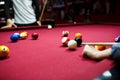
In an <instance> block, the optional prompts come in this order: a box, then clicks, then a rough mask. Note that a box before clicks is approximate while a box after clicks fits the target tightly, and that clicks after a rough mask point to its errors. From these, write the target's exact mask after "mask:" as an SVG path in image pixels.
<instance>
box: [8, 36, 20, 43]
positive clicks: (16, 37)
mask: <svg viewBox="0 0 120 80" xmlns="http://www.w3.org/2000/svg"><path fill="white" fill-rule="evenodd" d="M10 39H11V41H12V42H16V41H18V40H19V37H18V35H16V34H12V35H11V36H10Z"/></svg>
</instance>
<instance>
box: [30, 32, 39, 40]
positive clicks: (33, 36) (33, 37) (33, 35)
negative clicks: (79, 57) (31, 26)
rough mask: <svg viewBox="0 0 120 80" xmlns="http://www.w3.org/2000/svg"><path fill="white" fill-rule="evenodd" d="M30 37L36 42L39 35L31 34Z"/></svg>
mask: <svg viewBox="0 0 120 80" xmlns="http://www.w3.org/2000/svg"><path fill="white" fill-rule="evenodd" d="M31 36H32V39H33V40H36V39H38V36H39V35H38V33H32V35H31Z"/></svg>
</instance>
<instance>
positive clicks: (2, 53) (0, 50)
mask: <svg viewBox="0 0 120 80" xmlns="http://www.w3.org/2000/svg"><path fill="white" fill-rule="evenodd" d="M9 52H10V49H9V48H8V47H7V46H5V45H1V46H0V58H6V57H7V56H8V55H9Z"/></svg>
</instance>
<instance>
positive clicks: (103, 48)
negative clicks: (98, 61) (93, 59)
mask: <svg viewBox="0 0 120 80" xmlns="http://www.w3.org/2000/svg"><path fill="white" fill-rule="evenodd" d="M95 48H96V49H97V50H105V49H106V47H105V46H102V45H97V46H95Z"/></svg>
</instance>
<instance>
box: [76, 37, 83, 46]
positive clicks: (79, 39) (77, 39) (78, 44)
mask: <svg viewBox="0 0 120 80" xmlns="http://www.w3.org/2000/svg"><path fill="white" fill-rule="evenodd" d="M75 41H76V42H77V46H78V47H79V46H80V45H81V44H82V39H81V38H75Z"/></svg>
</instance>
